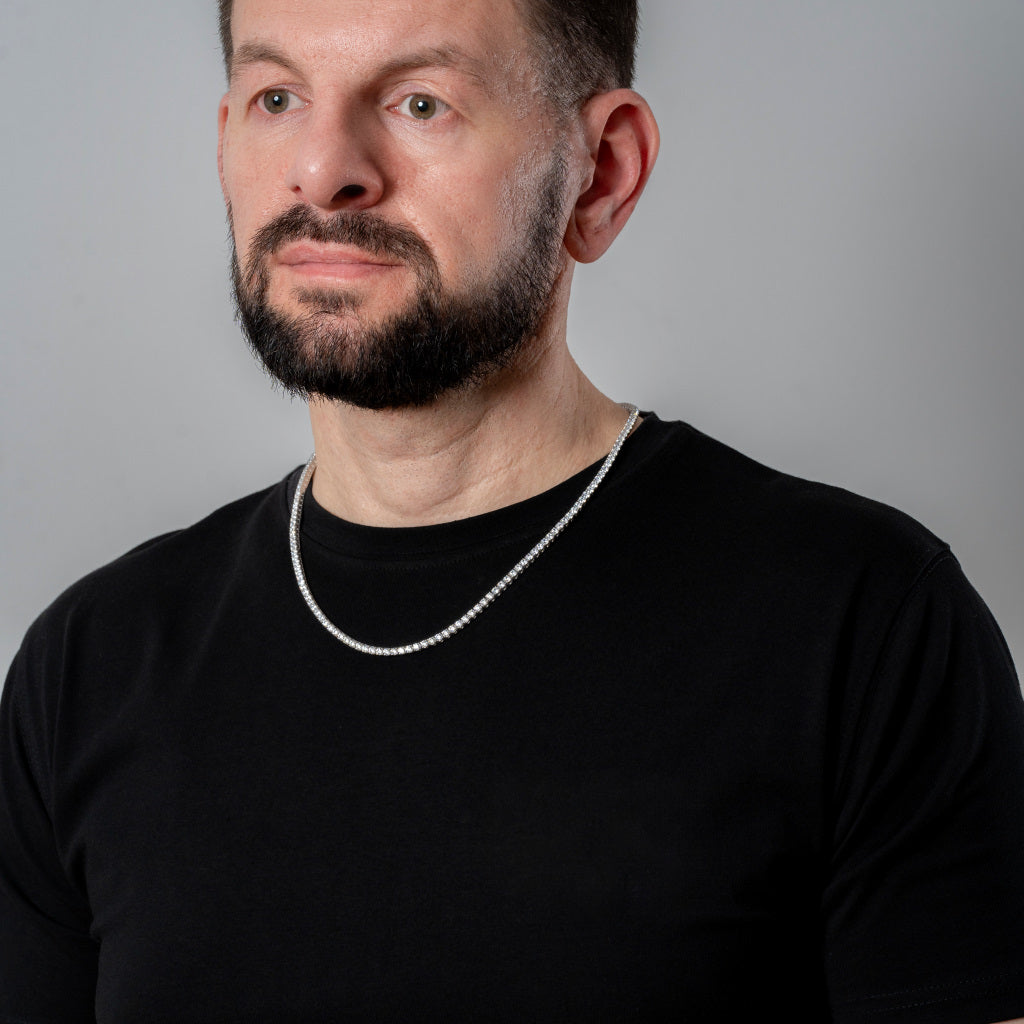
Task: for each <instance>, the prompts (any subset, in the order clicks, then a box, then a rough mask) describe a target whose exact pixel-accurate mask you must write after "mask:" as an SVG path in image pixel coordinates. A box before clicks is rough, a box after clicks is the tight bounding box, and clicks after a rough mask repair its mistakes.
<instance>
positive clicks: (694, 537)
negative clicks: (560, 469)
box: [643, 423, 949, 580]
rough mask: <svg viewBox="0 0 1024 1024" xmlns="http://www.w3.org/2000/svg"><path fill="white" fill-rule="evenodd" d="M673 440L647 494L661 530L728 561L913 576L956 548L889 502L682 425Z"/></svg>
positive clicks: (767, 568)
mask: <svg viewBox="0 0 1024 1024" xmlns="http://www.w3.org/2000/svg"><path fill="white" fill-rule="evenodd" d="M660 427H661V429H662V430H663V431H664V433H665V435H666V437H670V438H672V440H671V442H670V443H665V444H663V446H662V450H661V452H660V453H659V457H658V459H657V463H658V470H657V472H656V473H649V474H648V475H647V476H648V479H647V483H646V487H645V489H644V492H643V498H644V504H645V507H646V509H647V510H648V512H649V514H650V515H651V516H653V517H654V518H655V519H657V520H658V529H659V530H660V531H661V532H662V536H663V537H666V536H668V535H674V536H675V537H677V538H678V539H679V541H680V542H681V543H684V544H687V545H692V544H699V545H700V546H701V547H702V548H704V549H706V550H708V551H711V552H713V553H714V555H715V557H717V558H719V559H721V560H722V564H728V565H737V566H738V565H740V564H745V565H746V566H747V567H748V568H749V570H750V571H754V572H766V573H773V572H777V573H781V574H784V575H786V576H788V577H789V578H790V579H791V580H797V579H799V578H800V577H802V576H806V575H808V574H810V575H813V576H828V575H830V574H834V573H836V572H839V573H843V574H848V573H850V572H861V573H862V572H865V571H872V570H873V571H878V572H884V573H885V574H886V575H888V576H890V577H903V578H911V579H912V578H913V577H915V576H916V575H917V574H918V573H920V572H921V571H922V570H923V569H924V567H925V566H927V565H928V564H929V563H931V562H932V561H933V560H935V559H936V558H939V557H942V556H944V555H948V552H949V547H948V545H947V544H946V542H945V541H943V540H941V539H940V538H939V537H937V536H936V535H935V534H934V533H932V531H931V530H929V529H928V528H927V527H926V526H924V525H922V524H921V523H920V522H918V521H917V520H916V519H914V518H912V517H911V516H909V515H907V514H906V513H904V512H901V511H900V510H898V509H896V508H893V507H892V506H890V505H887V504H884V503H883V502H880V501H877V500H873V499H871V498H867V497H864V496H862V495H860V494H855V493H853V492H852V491H849V490H846V489H844V488H842V487H837V486H834V485H832V484H826V483H821V482H818V481H814V480H808V479H804V478H801V477H798V476H794V475H792V474H790V473H786V472H782V471H780V470H778V469H774V468H772V467H770V466H767V465H765V464H763V463H761V462H758V461H757V460H755V459H753V458H751V457H749V456H747V455H744V454H742V453H740V452H739V451H736V450H735V449H733V448H731V447H729V446H728V445H726V444H724V443H722V442H720V441H717V440H715V439H713V438H711V437H709V436H707V435H706V434H703V433H701V432H700V431H699V430H696V429H695V428H693V427H691V426H689V425H688V424H683V423H675V424H673V423H663V424H660Z"/></svg>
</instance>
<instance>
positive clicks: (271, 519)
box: [19, 472, 296, 660]
mask: <svg viewBox="0 0 1024 1024" xmlns="http://www.w3.org/2000/svg"><path fill="white" fill-rule="evenodd" d="M295 478H296V473H295V472H293V473H290V474H289V475H288V476H287V477H286V478H284V479H283V480H281V481H279V482H278V483H276V484H274V485H272V486H271V487H268V488H265V489H264V490H262V491H258V492H256V493H253V494H250V495H247V496H245V497H243V498H239V499H237V500H236V501H233V502H230V503H229V504H227V505H224V506H223V507H221V508H219V509H217V510H215V511H214V512H212V513H210V514H209V515H208V516H206V517H204V518H203V519H202V520H200V521H199V522H197V523H195V524H193V525H192V526H189V527H187V528H184V529H181V530H174V531H171V532H169V533H165V534H161V535H159V536H157V537H153V538H151V539H149V540H147V541H145V542H144V543H142V544H140V545H138V546H136V547H134V548H132V549H130V550H129V551H127V552H125V553H124V554H123V555H121V556H120V557H118V558H116V559H114V560H113V561H111V562H109V563H107V564H106V565H103V566H101V567H100V568H98V569H96V570H94V571H93V572H91V573H89V574H88V575H86V576H84V577H82V579H80V580H78V581H77V582H76V583H74V584H72V585H71V586H70V587H68V588H67V589H66V590H65V591H64V592H63V593H62V594H60V595H59V596H58V597H57V598H56V599H55V600H54V601H53V602H52V603H51V604H50V605H49V607H47V608H46V609H45V610H44V611H43V612H42V614H40V615H39V616H38V618H37V619H36V620H35V622H34V623H33V624H32V626H31V627H30V628H29V630H28V633H27V634H26V637H25V640H24V642H23V644H22V649H21V652H20V655H19V656H20V657H22V658H25V657H28V658H29V659H31V660H37V659H39V658H41V657H44V656H46V657H50V656H52V655H53V653H54V652H59V651H62V650H65V649H66V648H67V647H68V644H69V641H71V640H72V639H73V638H74V637H75V636H76V635H77V634H78V633H80V632H81V631H82V630H83V629H86V627H87V629H88V632H90V633H92V634H93V635H97V634H101V633H103V632H104V631H106V632H108V633H109V635H110V636H111V637H117V638H123V637H125V636H127V635H130V630H131V628H132V624H133V623H136V624H142V623H144V622H145V621H146V619H147V617H149V616H154V615H164V616H166V612H167V610H168V609H174V608H179V609H182V610H184V609H185V608H186V607H188V606H196V605H197V604H199V605H201V604H202V603H203V596H204V594H208V593H209V592H210V590H211V588H213V587H214V586H215V583H216V581H217V580H218V579H224V578H225V577H227V576H230V575H231V573H232V571H233V570H234V569H236V568H237V566H238V565H239V564H240V563H242V562H244V561H245V560H246V559H247V558H249V557H251V553H252V551H253V550H255V549H257V548H258V547H265V546H266V545H267V544H268V543H269V540H270V538H271V537H274V538H275V539H277V540H278V541H279V542H280V545H281V547H282V550H283V551H284V553H285V556H287V552H286V550H285V549H286V542H285V541H284V540H282V539H281V536H280V530H279V529H278V527H279V526H280V524H281V523H282V522H287V515H288V506H287V502H288V494H289V493H290V488H291V487H293V486H294V483H295ZM44 652H49V653H46V654H44Z"/></svg>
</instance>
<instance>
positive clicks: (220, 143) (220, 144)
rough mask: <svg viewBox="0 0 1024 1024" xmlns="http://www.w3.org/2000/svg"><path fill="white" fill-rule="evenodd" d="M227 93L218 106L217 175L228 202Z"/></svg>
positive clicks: (225, 199) (225, 200)
mask: <svg viewBox="0 0 1024 1024" xmlns="http://www.w3.org/2000/svg"><path fill="white" fill-rule="evenodd" d="M229 95H230V93H225V94H224V95H223V96H222V97H221V100H220V106H219V107H217V176H218V177H219V178H220V190H221V193H222V194H223V196H224V202H225V203H227V202H228V190H227V186H226V185H225V183H224V132H225V129H226V128H227V124H228V96H229Z"/></svg>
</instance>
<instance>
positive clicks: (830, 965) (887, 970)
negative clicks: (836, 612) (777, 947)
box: [823, 552, 1024, 1024]
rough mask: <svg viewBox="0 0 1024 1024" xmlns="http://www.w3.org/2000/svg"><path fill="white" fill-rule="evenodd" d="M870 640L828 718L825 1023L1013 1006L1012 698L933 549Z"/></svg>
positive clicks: (934, 1021) (1018, 822)
mask: <svg viewBox="0 0 1024 1024" xmlns="http://www.w3.org/2000/svg"><path fill="white" fill-rule="evenodd" d="M880 651H881V653H880V655H879V657H878V661H877V664H876V665H875V668H874V671H873V673H872V675H871V679H870V682H869V683H868V684H867V685H866V686H862V687H860V689H859V690H858V689H857V688H856V687H854V686H850V687H849V689H848V691H847V692H846V695H845V698H844V702H845V706H844V707H843V708H842V720H841V722H840V724H837V725H836V730H835V731H836V736H837V738H838V750H839V757H838V761H837V765H836V772H835V780H836V784H835V791H834V798H833V800H834V802H833V807H832V811H831V823H832V829H833V839H832V863H831V866H830V871H829V880H828V883H827V886H826V888H825V892H824V908H823V909H824V920H825V956H826V964H825V966H826V971H827V976H828V983H829V988H830V991H831V998H832V1004H833V1006H834V1012H835V1018H834V1019H835V1020H836V1021H837V1022H838V1024H865V1022H869V1021H870V1022H875V1024H884V1022H889V1021H892V1022H896V1021H898V1022H906V1024H945V1022H949V1024H953V1022H956V1024H965V1022H967V1024H971V1022H976V1024H984V1022H992V1021H1000V1020H1005V1019H1008V1018H1012V1017H1017V1016H1024V703H1022V700H1021V692H1020V686H1019V683H1018V681H1017V677H1016V674H1015V672H1014V669H1013V665H1012V662H1011V659H1010V655H1009V651H1008V650H1007V647H1006V644H1005V642H1004V640H1003V638H1002V635H1001V634H1000V632H999V630H998V627H997V626H996V624H995V622H994V621H993V619H992V616H991V615H990V613H989V611H988V609H987V608H986V607H985V605H984V604H983V603H982V601H981V599H980V598H979V597H978V595H977V594H976V593H975V592H974V590H973V589H972V588H971V586H970V585H969V583H968V582H967V581H966V579H965V578H964V576H963V574H962V573H961V571H960V568H959V565H958V564H957V562H956V560H955V559H954V558H953V557H952V556H951V555H950V554H949V553H948V552H946V553H945V554H943V555H940V556H938V557H937V558H936V559H935V560H934V561H933V562H932V564H931V565H930V566H929V567H928V568H927V569H926V571H925V572H924V573H923V574H922V575H921V576H920V578H919V579H918V580H917V582H916V584H915V586H914V587H913V589H912V590H911V592H910V594H909V595H908V596H907V597H906V599H905V600H904V602H903V604H902V606H901V608H900V610H899V613H898V614H897V616H896V617H895V619H894V621H893V623H892V625H891V627H890V629H889V633H888V635H887V636H886V637H885V639H884V642H883V644H882V645H881V647H880Z"/></svg>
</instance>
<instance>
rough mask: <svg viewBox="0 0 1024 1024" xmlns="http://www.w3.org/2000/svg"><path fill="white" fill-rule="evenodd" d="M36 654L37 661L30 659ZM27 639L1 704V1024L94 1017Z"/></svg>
mask: <svg viewBox="0 0 1024 1024" xmlns="http://www.w3.org/2000/svg"><path fill="white" fill-rule="evenodd" d="M34 646H35V653H38V656H37V657H34ZM46 660H48V659H47V655H45V654H43V645H42V644H40V643H37V644H36V645H33V643H32V639H31V637H30V639H29V640H27V641H26V643H25V645H24V646H23V647H22V649H21V651H20V652H19V653H18V656H17V657H16V659H15V661H14V664H13V665H12V667H11V670H10V673H9V674H8V677H7V683H6V686H5V687H4V691H3V697H2V698H0V1022H5V1024H6V1022H17V1024H79V1022H86V1021H93V1020H94V1019H95V1017H94V1009H93V1007H94V1003H95V992H96V971H97V951H98V947H97V944H96V943H95V942H93V940H92V939H91V938H90V935H89V920H90V916H89V908H88V905H87V901H86V900H85V898H84V895H83V894H82V893H81V892H80V891H79V890H78V889H77V888H76V887H75V886H74V885H73V884H72V883H71V882H70V880H69V879H68V876H67V873H66V872H65V870H64V868H63V866H62V864H61V861H60V857H59V855H58V845H57V839H56V834H55V825H54V822H53V820H52V817H51V814H50V810H49V808H50V806H52V791H51V770H52V768H51V766H52V737H53V723H54V719H55V717H56V714H57V709H58V704H57V698H56V695H55V694H53V693H51V692H49V691H48V690H47V689H46V687H45V686H44V685H43V683H42V682H41V680H42V677H43V673H42V672H41V671H39V670H40V669H42V667H43V662H45V661H46Z"/></svg>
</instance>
